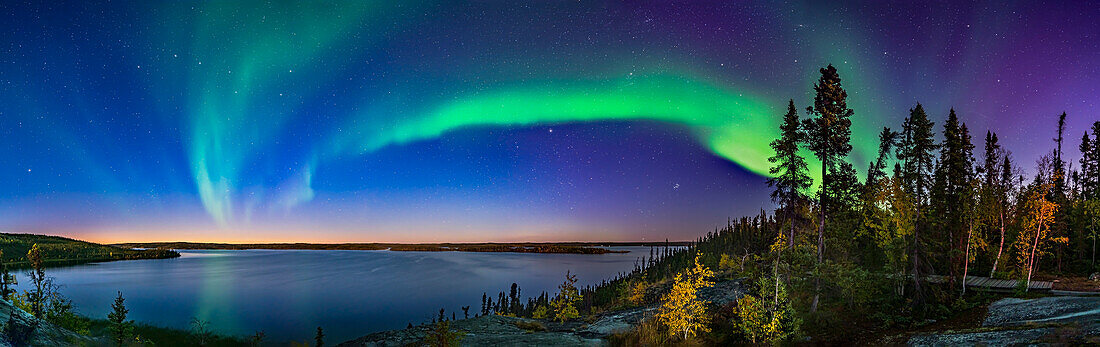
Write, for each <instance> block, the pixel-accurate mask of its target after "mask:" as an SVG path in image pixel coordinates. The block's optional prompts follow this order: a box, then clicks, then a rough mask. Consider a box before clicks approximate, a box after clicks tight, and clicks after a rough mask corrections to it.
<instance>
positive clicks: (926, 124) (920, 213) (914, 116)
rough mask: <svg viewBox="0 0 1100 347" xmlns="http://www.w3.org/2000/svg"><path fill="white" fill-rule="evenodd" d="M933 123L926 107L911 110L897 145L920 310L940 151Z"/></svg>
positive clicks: (922, 299)
mask: <svg viewBox="0 0 1100 347" xmlns="http://www.w3.org/2000/svg"><path fill="white" fill-rule="evenodd" d="M933 125H934V123H932V121H930V120H929V119H928V114H927V113H925V112H924V106H921V104H919V103H918V104H917V106H916V107H914V108H912V109H910V110H909V117H906V118H905V121H904V122H903V123H902V133H901V139H900V141H899V142H898V148H897V158H898V161H899V165H898V168H899V169H900V170H901V172H900V174H899V173H895V174H897V175H898V176H899V178H900V179H901V182H903V185H904V186H905V191H906V193H907V194H905V195H906V196H908V197H909V200H910V201H911V202H912V205H913V210H914V212H915V213H914V214H913V216H914V219H915V220H914V221H913V222H912V226H913V237H912V242H910V245H909V247H910V252H909V261H910V262H912V264H913V267H912V270H911V271H910V272H911V273H910V275H911V277H912V278H913V296H914V300H913V301H912V302H913V305H914V306H915V307H920V306H921V305H923V302H924V291H923V288H922V286H921V282H922V281H923V280H924V275H925V271H924V270H925V269H926V268H927V267H928V262H927V259H926V258H925V256H924V255H925V251H926V250H925V246H924V244H925V241H924V238H925V237H926V236H924V235H923V234H922V232H921V231H922V230H924V229H925V225H926V222H925V220H924V212H925V208H926V207H927V206H928V189H929V188H930V187H931V185H932V183H931V182H932V170H933V167H934V165H935V150H936V149H938V148H939V145H938V144H936V140H935V138H934V136H935V134H934V132H933V128H932V127H933Z"/></svg>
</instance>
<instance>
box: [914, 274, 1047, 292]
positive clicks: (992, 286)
mask: <svg viewBox="0 0 1100 347" xmlns="http://www.w3.org/2000/svg"><path fill="white" fill-rule="evenodd" d="M924 279H925V280H926V281H928V282H930V283H944V282H947V277H946V276H940V275H928V276H926V277H925V278H924ZM1017 283H1019V281H1017V280H998V279H993V278H989V277H978V276H966V287H967V288H977V289H985V290H991V291H1013V290H1016V284H1017ZM1053 285H1054V282H1047V281H1031V285H1030V286H1028V290H1031V291H1042V292H1047V291H1050V290H1051V288H1052V287H1053Z"/></svg>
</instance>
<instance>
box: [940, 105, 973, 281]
mask: <svg viewBox="0 0 1100 347" xmlns="http://www.w3.org/2000/svg"><path fill="white" fill-rule="evenodd" d="M943 138H944V139H943V146H942V147H940V161H939V163H938V165H937V166H936V172H935V174H934V177H933V189H932V194H931V199H932V211H934V213H935V214H936V217H937V218H936V221H935V222H936V225H937V228H936V229H937V230H938V231H940V232H943V233H946V235H944V236H946V237H941V238H937V239H940V240H946V241H947V243H946V244H942V245H941V250H942V251H944V253H942V254H947V255H948V263H947V264H945V265H946V266H947V267H948V269H949V271H950V274H951V276H952V277H953V278H959V275H961V274H962V270H963V267H965V266H966V259H965V258H964V257H965V253H966V248H967V245H968V240H967V236H968V235H969V233H968V228H969V227H970V226H971V222H972V221H971V220H970V219H971V217H972V213H970V212H971V211H970V210H971V208H972V207H973V205H974V204H973V201H972V199H973V190H972V188H971V180H972V179H973V177H974V173H973V162H974V158H973V150H974V145H973V144H971V141H970V133H969V131H968V130H967V128H966V125H965V124H959V117H958V116H957V115H956V114H955V110H954V109H952V110H951V112H950V113H949V114H948V115H947V121H946V122H945V123H944V129H943Z"/></svg>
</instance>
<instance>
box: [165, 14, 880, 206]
mask: <svg viewBox="0 0 1100 347" xmlns="http://www.w3.org/2000/svg"><path fill="white" fill-rule="evenodd" d="M377 5H379V4H378V3H369V4H360V5H358V6H354V7H352V8H350V9H349V8H337V7H335V6H326V5H302V4H299V5H294V6H289V7H283V6H279V7H274V8H268V9H261V10H259V11H252V12H249V11H245V9H247V6H244V5H235V4H232V3H229V4H225V3H217V4H210V5H207V6H204V7H202V8H201V11H198V12H197V13H196V14H195V15H194V17H187V16H184V17H175V18H173V20H174V21H165V22H162V23H161V24H162V25H160V26H159V27H160V28H162V29H163V30H165V32H162V33H161V35H159V36H160V37H174V36H183V34H184V33H187V35H188V36H190V37H192V38H193V42H191V48H190V50H189V51H185V52H186V56H184V55H183V54H181V55H180V56H179V61H177V62H176V63H175V64H180V65H177V67H178V68H179V70H178V71H177V72H178V75H179V76H181V77H180V78H181V79H182V80H170V81H177V82H183V83H184V84H185V85H186V86H187V90H188V93H186V94H184V95H182V96H183V97H184V98H186V99H187V100H188V102H187V103H186V105H187V109H186V111H185V114H186V115H187V117H186V118H187V119H188V120H189V121H188V122H187V123H186V127H185V128H184V129H183V133H184V140H185V142H186V144H187V146H186V148H187V155H188V159H189V165H190V169H191V174H192V177H193V180H194V184H195V186H196V189H197V191H198V195H199V198H200V200H201V202H202V205H203V208H204V209H205V210H206V212H207V213H208V214H209V215H210V216H211V217H212V219H213V220H214V222H215V223H216V224H217V225H218V226H220V227H228V226H231V225H233V224H234V223H233V222H234V221H236V220H237V219H238V218H240V217H242V216H243V217H244V221H246V222H247V220H248V218H249V217H248V216H249V213H250V212H249V211H250V209H252V208H255V207H256V206H259V205H263V204H271V203H272V201H275V203H280V202H287V203H285V205H287V206H293V205H296V204H298V203H301V202H304V201H309V200H310V199H312V198H313V197H314V191H313V190H312V188H311V187H310V177H312V176H313V175H312V171H313V170H315V168H316V166H317V165H323V164H324V163H326V162H330V161H336V160H340V159H341V158H347V157H348V156H359V155H367V154H370V153H372V152H375V151H378V150H380V149H383V148H386V147H389V146H400V145H402V144H407V143H411V142H415V141H426V140H431V139H435V138H438V137H440V136H444V135H446V134H447V133H448V132H451V131H454V130H459V129H469V128H482V127H514V126H545V125H555V124H565V123H584V122H601V121H632V120H638V121H658V122H665V123H669V124H674V125H678V126H684V127H687V128H689V129H690V130H691V131H692V133H693V134H694V136H695V138H696V140H697V141H698V142H699V143H701V144H702V145H704V146H705V147H706V148H707V149H709V150H710V151H711V152H712V153H714V154H715V155H717V156H720V157H722V158H725V159H727V160H729V161H731V162H733V163H736V164H738V165H740V166H741V167H743V168H745V169H746V170H748V171H750V172H753V173H755V174H758V175H761V176H768V170H769V168H770V166H771V163H769V162H768V160H767V158H768V157H770V156H771V154H772V150H771V148H770V146H769V143H770V142H771V141H772V140H773V139H774V137H775V136H776V135H777V134H778V123H779V120H780V118H781V117H780V115H781V113H777V112H780V111H782V110H781V107H780V106H782V105H783V104H785V102H782V100H771V99H769V98H764V97H759V96H757V95H755V94H754V93H750V92H746V91H744V90H743V88H744V86H739V89H734V88H727V87H724V86H722V85H723V84H724V83H721V82H718V81H711V80H709V79H703V78H698V77H696V76H699V74H698V73H691V72H687V71H689V70H685V69H675V68H667V67H666V68H653V69H651V70H649V71H652V72H646V73H634V74H629V75H626V76H624V74H616V73H612V72H605V73H603V74H602V75H604V76H608V75H610V76H615V77H607V78H602V79H601V78H600V77H599V75H600V74H597V77H595V78H592V77H591V76H588V77H585V78H584V79H581V78H571V77H570V76H557V78H555V79H553V80H545V81H541V82H540V81H538V80H535V81H525V82H523V83H522V84H521V85H519V86H498V87H496V88H495V89H489V90H488V91H476V92H466V91H465V89H464V88H461V87H459V88H458V89H451V90H450V91H448V92H445V93H443V94H438V96H439V97H441V98H442V99H436V100H434V101H426V102H422V103H420V104H419V106H417V107H416V109H417V110H409V109H407V108H405V107H403V106H404V105H389V104H386V103H385V101H386V99H385V98H384V97H383V98H380V99H379V98H372V97H370V96H363V95H361V96H360V100H359V101H354V102H353V103H358V104H359V105H360V107H359V108H357V109H355V110H333V111H335V112H336V114H335V115H332V116H336V117H341V116H344V117H347V118H348V119H350V120H351V121H350V122H344V123H343V125H344V126H343V127H339V128H338V129H336V130H335V131H333V132H332V133H331V134H330V137H329V138H328V139H326V141H324V142H322V143H313V144H307V146H312V147H313V150H312V151H309V150H307V152H312V154H309V153H306V154H303V156H304V158H299V160H298V161H299V164H298V167H297V168H295V170H298V171H300V172H298V173H293V174H291V175H296V178H297V179H288V178H286V177H284V178H283V179H284V182H291V183H292V184H289V185H285V186H284V188H288V189H265V187H264V185H263V184H255V183H256V181H257V180H261V181H262V180H264V179H270V178H271V177H252V176H253V175H256V174H257V173H254V172H251V171H250V170H252V167H254V166H255V165H256V163H257V160H258V158H261V157H262V156H263V155H264V151H265V150H269V149H270V148H271V147H272V146H276V145H277V144H278V143H279V142H280V140H281V137H282V136H283V135H285V134H286V133H287V131H288V126H290V124H294V123H295V122H297V121H299V119H298V118H299V117H303V116H304V113H303V110H302V109H301V107H302V105H303V104H304V103H305V102H307V101H309V100H311V98H315V97H317V95H318V94H320V93H321V91H323V90H326V89H328V88H331V84H332V83H336V82H337V81H339V80H341V79H342V78H343V77H344V76H342V75H341V74H342V72H343V71H344V69H346V68H348V67H349V66H351V65H352V64H357V62H355V61H354V59H347V58H346V57H343V56H346V55H348V54H349V53H350V54H351V55H362V54H365V53H364V52H370V51H373V50H376V49H379V48H378V47H379V46H382V45H383V43H384V42H386V41H385V40H387V37H388V35H392V33H393V32H395V31H398V30H397V28H400V27H403V26H406V25H409V24H410V23H407V22H403V21H390V20H388V18H404V17H410V16H405V15H407V14H409V13H413V12H415V10H416V8H417V6H405V7H403V8H390V7H386V6H377ZM177 10H179V11H184V12H186V11H187V10H186V9H178V8H177ZM172 24H175V25H172ZM178 28H190V29H178ZM273 28H280V29H279V30H274V29H273ZM181 30H182V31H181ZM188 30H193V31H188ZM227 45H229V46H227ZM162 50H163V51H167V50H168V49H162ZM288 52H293V54H288ZM341 57H343V58H341ZM314 61H325V62H326V63H325V64H315V63H311V62H314ZM169 83H171V82H169ZM172 87H173V86H170V85H165V88H164V89H166V90H170V89H172ZM383 88H391V89H390V90H393V88H400V87H399V86H392V85H391V86H389V87H383ZM473 89H474V90H478V88H473ZM807 90H808V86H807ZM383 91H385V89H383ZM463 93H466V94H463ZM799 94H801V93H796V94H793V95H791V97H795V98H796V99H797V98H798V97H799V96H800V95H799ZM356 110H358V111H356ZM362 110H370V111H362ZM857 112H858V110H857ZM868 134H869V133H868ZM865 138H873V136H866V137H865ZM854 144H856V148H855V151H854V152H853V154H855V155H856V156H855V158H865V157H866V156H863V157H861V156H860V155H864V154H867V153H870V152H867V150H868V148H870V147H873V146H860V145H859V143H854ZM861 149H862V150H861ZM806 154H807V156H808V154H809V153H806ZM856 161H857V162H855V163H854V164H855V165H856V166H857V167H862V166H863V165H862V163H859V162H858V160H856ZM809 164H810V170H811V172H812V174H811V176H813V177H815V178H816V176H817V175H818V172H819V170H818V167H819V166H818V163H816V162H815V161H813V160H810V161H809ZM260 174H262V173H260ZM244 190H247V191H244ZM265 194H266V196H265ZM242 211H243V212H242Z"/></svg>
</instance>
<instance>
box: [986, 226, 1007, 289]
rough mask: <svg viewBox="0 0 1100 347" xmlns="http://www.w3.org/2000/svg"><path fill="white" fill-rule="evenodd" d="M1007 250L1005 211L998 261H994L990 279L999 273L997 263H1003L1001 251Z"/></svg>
mask: <svg viewBox="0 0 1100 347" xmlns="http://www.w3.org/2000/svg"><path fill="white" fill-rule="evenodd" d="M1004 249H1005V211H1003V210H1002V211H1001V246H1000V247H998V248H997V259H993V270H990V271H989V277H990V278H992V277H993V273H995V272H997V263H1000V262H1001V251H1003V250H1004Z"/></svg>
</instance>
